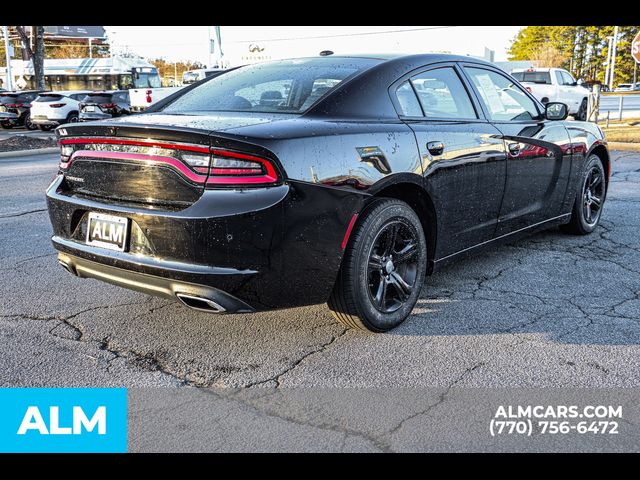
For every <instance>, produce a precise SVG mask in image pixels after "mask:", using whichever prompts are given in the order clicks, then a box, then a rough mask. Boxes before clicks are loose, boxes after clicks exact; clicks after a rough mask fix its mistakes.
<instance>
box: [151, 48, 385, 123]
mask: <svg viewBox="0 0 640 480" xmlns="http://www.w3.org/2000/svg"><path fill="white" fill-rule="evenodd" d="M378 62H379V61H377V60H372V59H354V58H350V59H340V60H339V59H331V60H329V59H300V60H282V61H278V62H269V63H262V64H254V65H247V66H245V67H241V68H238V69H236V70H233V71H230V72H227V73H225V74H224V75H220V76H218V77H215V78H212V79H211V80H208V81H207V82H205V83H203V84H202V85H200V86H198V87H196V88H194V89H193V90H190V91H188V92H185V93H184V95H182V96H180V97H178V98H176V99H175V100H174V101H173V102H172V103H171V104H169V105H167V106H166V107H165V108H164V109H163V111H164V112H166V113H183V112H216V111H236V112H261V113H276V112H282V113H303V112H304V111H306V110H307V109H309V107H311V105H313V104H314V103H315V102H316V101H318V100H319V99H321V98H323V97H324V96H326V95H327V94H328V93H329V92H331V91H332V90H333V89H335V88H336V87H337V86H338V85H340V84H341V83H342V82H344V81H345V80H347V79H348V78H350V77H352V76H353V75H356V74H357V73H358V72H360V71H362V70H364V69H366V68H369V67H370V66H373V65H375V64H376V63H378Z"/></svg>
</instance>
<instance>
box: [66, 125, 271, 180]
mask: <svg viewBox="0 0 640 480" xmlns="http://www.w3.org/2000/svg"><path fill="white" fill-rule="evenodd" d="M75 144H80V145H82V144H85V145H86V144H98V145H99V144H104V145H114V144H116V145H132V146H144V147H154V148H160V149H166V150H173V151H175V152H174V153H173V154H171V153H169V154H168V155H167V154H164V153H158V154H156V153H133V152H131V153H129V152H124V151H123V152H111V151H105V152H101V153H100V154H98V155H95V153H94V152H96V150H92V152H91V154H92V156H95V157H97V158H100V157H101V156H104V157H105V158H106V157H109V158H114V159H115V158H119V159H123V160H126V159H129V160H138V159H139V160H144V161H147V162H150V163H159V164H166V165H168V166H170V167H172V168H174V169H175V170H177V171H178V172H180V173H181V174H182V175H184V176H185V177H187V178H188V179H189V180H191V181H192V182H195V183H200V184H206V185H211V186H215V185H227V186H234V185H253V186H257V185H269V184H273V183H276V182H277V181H278V173H277V172H276V169H275V166H274V164H273V162H272V161H271V160H269V159H267V158H263V157H257V156H255V155H249V154H246V153H240V152H233V151H229V150H220V149H209V148H208V147H204V146H198V145H184V144H179V143H178V144H176V143H167V142H162V141H157V142H155V141H149V142H145V141H140V140H128V139H115V138H93V137H91V138H66V139H62V140H60V145H61V149H62V151H61V160H60V168H62V169H68V168H69V167H70V165H71V163H72V162H73V158H75V156H76V155H81V156H82V155H84V154H88V153H89V152H84V151H83V150H79V151H77V152H75V148H74V146H73V145H75ZM80 148H82V147H80ZM74 152H75V154H74Z"/></svg>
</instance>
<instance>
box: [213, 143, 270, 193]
mask: <svg viewBox="0 0 640 480" xmlns="http://www.w3.org/2000/svg"><path fill="white" fill-rule="evenodd" d="M277 181H278V174H277V173H276V169H275V167H274V166H273V163H272V162H271V161H270V160H268V159H266V158H262V157H256V156H255V155H248V154H246V153H240V152H231V151H228V150H212V151H211V165H210V166H209V178H208V179H207V185H260V184H269V183H275V182H277Z"/></svg>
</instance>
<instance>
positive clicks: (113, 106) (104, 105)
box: [100, 103, 116, 108]
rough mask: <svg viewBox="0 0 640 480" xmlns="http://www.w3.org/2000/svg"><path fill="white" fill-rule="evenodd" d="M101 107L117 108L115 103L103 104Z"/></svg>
mask: <svg viewBox="0 0 640 480" xmlns="http://www.w3.org/2000/svg"><path fill="white" fill-rule="evenodd" d="M100 107H101V108H116V104H115V103H101V104H100Z"/></svg>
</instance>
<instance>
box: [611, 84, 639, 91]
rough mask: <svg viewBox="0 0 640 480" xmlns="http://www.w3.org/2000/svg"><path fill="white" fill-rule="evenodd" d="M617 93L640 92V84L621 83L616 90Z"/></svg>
mask: <svg viewBox="0 0 640 480" xmlns="http://www.w3.org/2000/svg"><path fill="white" fill-rule="evenodd" d="M615 91H616V92H637V91H640V83H620V84H619V85H618V87H617V88H616V89H615Z"/></svg>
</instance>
